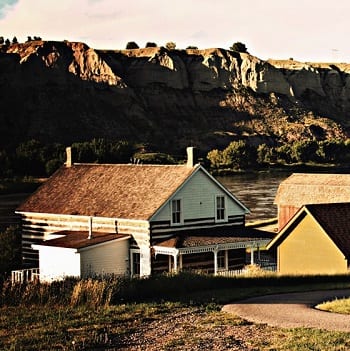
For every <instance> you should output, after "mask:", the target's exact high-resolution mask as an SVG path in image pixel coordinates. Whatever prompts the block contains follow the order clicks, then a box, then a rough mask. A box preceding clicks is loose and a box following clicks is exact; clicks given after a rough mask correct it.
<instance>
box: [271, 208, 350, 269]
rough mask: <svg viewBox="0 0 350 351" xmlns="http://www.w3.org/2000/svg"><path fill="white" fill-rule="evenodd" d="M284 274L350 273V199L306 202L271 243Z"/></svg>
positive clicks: (278, 266) (278, 267)
mask: <svg viewBox="0 0 350 351" xmlns="http://www.w3.org/2000/svg"><path fill="white" fill-rule="evenodd" d="M267 249H269V250H275V251H276V252H277V271H278V272H279V273H281V274H339V273H347V272H348V269H349V258H350V203H332V204H313V205H304V206H302V207H301V208H300V209H299V211H298V212H297V213H296V214H295V215H294V216H293V217H292V219H291V220H290V221H289V222H288V223H287V225H285V226H284V228H283V229H282V230H281V231H280V232H279V234H278V235H277V236H276V237H275V238H274V239H273V240H272V241H271V242H270V243H269V244H268V246H267Z"/></svg>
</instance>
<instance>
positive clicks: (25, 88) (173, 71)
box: [0, 41, 350, 152]
mask: <svg viewBox="0 0 350 351" xmlns="http://www.w3.org/2000/svg"><path fill="white" fill-rule="evenodd" d="M0 87H1V94H0V102H1V106H2V111H1V114H0V147H11V146H15V145H17V144H18V143H19V142H21V141H24V140H28V139H30V138H35V139H38V140H40V141H42V142H54V141H57V142H61V143H65V144H69V143H71V142H73V141H82V140H89V139H91V138H93V137H103V138H107V139H114V140H115V139H128V140H131V141H135V142H140V143H143V144H149V145H151V146H153V148H154V149H158V150H159V151H167V152H174V151H176V150H178V148H182V147H184V146H186V145H189V144H194V145H197V146H199V147H200V148H201V149H202V150H203V151H204V150H208V149H211V148H213V147H224V146H226V145H227V144H228V143H229V142H230V141H231V140H235V139H239V138H247V139H248V140H250V141H251V142H252V143H254V144H258V143H261V142H265V143H268V144H274V143H276V142H289V141H292V140H295V139H309V138H312V139H318V140H321V139H332V138H342V139H345V138H346V137H347V129H348V126H349V121H350V119H349V118H350V64H314V63H301V62H296V61H293V60H289V61H278V60H269V61H262V60H260V59H258V58H257V57H254V56H252V55H249V54H245V53H239V52H233V51H229V50H223V49H206V50H194V49H188V50H172V51H168V50H167V49H165V48H163V47H157V48H145V49H134V50H115V51H112V50H108V51H107V50H104V51H102V50H94V49H92V48H89V47H88V46H87V45H86V44H83V43H76V42H74V43H73V42H67V41H64V42H52V41H31V42H28V43H23V44H13V45H10V46H9V47H6V46H2V47H0Z"/></svg>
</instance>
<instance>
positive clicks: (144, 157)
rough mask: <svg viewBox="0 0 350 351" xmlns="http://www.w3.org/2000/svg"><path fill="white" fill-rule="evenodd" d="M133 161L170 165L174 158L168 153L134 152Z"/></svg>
mask: <svg viewBox="0 0 350 351" xmlns="http://www.w3.org/2000/svg"><path fill="white" fill-rule="evenodd" d="M133 159H134V161H136V163H137V162H141V163H146V164H147V163H148V164H160V165H162V164H163V165H172V164H175V163H176V162H175V160H174V158H173V157H171V156H170V155H168V154H163V153H160V152H149V153H136V154H134V156H133Z"/></svg>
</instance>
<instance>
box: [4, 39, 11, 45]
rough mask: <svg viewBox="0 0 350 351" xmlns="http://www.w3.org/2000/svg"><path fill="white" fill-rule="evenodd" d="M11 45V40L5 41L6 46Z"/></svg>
mask: <svg viewBox="0 0 350 351" xmlns="http://www.w3.org/2000/svg"><path fill="white" fill-rule="evenodd" d="M10 44H11V42H10V40H9V38H7V39H6V40H5V45H6V46H10Z"/></svg>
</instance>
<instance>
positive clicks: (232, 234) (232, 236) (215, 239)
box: [154, 227, 275, 248]
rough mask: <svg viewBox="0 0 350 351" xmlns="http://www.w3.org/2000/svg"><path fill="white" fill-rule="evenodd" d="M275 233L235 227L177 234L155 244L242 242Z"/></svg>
mask: <svg viewBox="0 0 350 351" xmlns="http://www.w3.org/2000/svg"><path fill="white" fill-rule="evenodd" d="M274 236H275V234H274V233H270V232H265V231H261V230H257V229H253V228H245V227H242V228H235V229H231V230H230V231H227V230H226V231H223V230H221V231H220V230H213V231H212V232H211V231H210V230H209V231H208V230H205V231H202V234H201V233H189V234H187V235H186V234H182V235H177V236H174V237H172V238H169V239H165V240H162V241H159V242H157V243H154V246H164V247H173V248H187V247H197V246H208V245H217V244H229V243H241V242H247V241H259V240H271V239H272V238H273V237H274Z"/></svg>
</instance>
